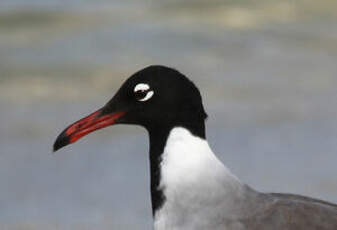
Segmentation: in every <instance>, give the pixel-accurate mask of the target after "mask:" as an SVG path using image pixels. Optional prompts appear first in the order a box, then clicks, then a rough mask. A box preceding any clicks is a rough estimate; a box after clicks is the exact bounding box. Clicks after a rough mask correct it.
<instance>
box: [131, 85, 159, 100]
mask: <svg viewBox="0 0 337 230" xmlns="http://www.w3.org/2000/svg"><path fill="white" fill-rule="evenodd" d="M138 91H140V92H144V93H146V95H145V97H143V98H141V99H137V100H138V101H147V100H149V99H150V98H151V97H152V96H153V94H154V92H153V90H150V86H149V85H148V84H145V83H139V84H138V85H136V87H135V88H134V90H133V92H134V93H137V92H138Z"/></svg>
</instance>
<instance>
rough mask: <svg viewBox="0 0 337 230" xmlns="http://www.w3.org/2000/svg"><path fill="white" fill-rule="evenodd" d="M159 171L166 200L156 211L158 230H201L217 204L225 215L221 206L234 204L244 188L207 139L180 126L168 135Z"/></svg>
mask: <svg viewBox="0 0 337 230" xmlns="http://www.w3.org/2000/svg"><path fill="white" fill-rule="evenodd" d="M160 171H161V179H160V185H159V186H160V188H161V189H162V190H163V192H164V196H165V201H164V203H163V206H162V207H161V208H160V209H159V210H157V211H156V213H155V217H154V218H155V219H154V229H155V230H164V229H171V230H178V229H179V230H180V229H185V230H189V229H202V227H206V226H207V225H208V224H207V223H203V220H211V219H212V218H213V216H214V218H216V217H215V216H217V215H218V214H217V213H214V212H216V210H217V207H218V208H219V209H220V211H221V212H223V213H224V214H225V212H226V210H225V209H223V207H222V205H225V206H226V205H227V206H231V205H232V203H233V200H234V199H232V198H235V197H236V196H237V194H240V193H241V189H242V187H243V186H242V184H241V183H240V181H239V180H238V179H237V178H236V177H235V176H234V175H233V174H231V172H230V171H229V170H228V169H227V168H226V167H225V166H224V165H223V164H222V163H221V162H220V161H219V160H218V158H217V157H216V156H215V154H214V153H213V152H212V150H211V149H210V147H209V145H208V143H207V141H206V140H204V139H202V138H199V137H196V136H194V135H193V134H191V133H190V132H189V131H188V130H187V129H185V128H181V127H177V128H174V129H172V130H171V132H170V134H169V136H168V139H167V142H166V146H165V148H164V153H163V155H162V162H161V165H160ZM201 216H203V217H204V218H200V217H201ZM205 217H207V218H205Z"/></svg>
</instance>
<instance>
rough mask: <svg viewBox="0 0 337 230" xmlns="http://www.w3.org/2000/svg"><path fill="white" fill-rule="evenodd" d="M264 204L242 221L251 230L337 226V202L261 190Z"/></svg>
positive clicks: (333, 228) (321, 229) (330, 228)
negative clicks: (267, 192) (265, 192)
mask: <svg viewBox="0 0 337 230" xmlns="http://www.w3.org/2000/svg"><path fill="white" fill-rule="evenodd" d="M263 197H264V198H263V200H264V208H263V209H262V210H261V211H260V212H257V213H255V215H253V216H251V217H250V218H248V219H246V220H245V221H244V225H245V227H246V229H250V230H269V229H270V230H337V205H336V204H332V203H329V202H326V201H321V200H318V199H313V198H309V197H305V196H300V195H293V194H280V193H269V194H263Z"/></svg>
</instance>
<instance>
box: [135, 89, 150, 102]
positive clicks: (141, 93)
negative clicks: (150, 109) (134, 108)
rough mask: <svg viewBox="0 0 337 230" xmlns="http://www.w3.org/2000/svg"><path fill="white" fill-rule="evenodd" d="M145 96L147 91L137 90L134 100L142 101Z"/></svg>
mask: <svg viewBox="0 0 337 230" xmlns="http://www.w3.org/2000/svg"><path fill="white" fill-rule="evenodd" d="M146 94H147V90H138V91H136V92H135V98H136V99H137V100H141V99H143V98H144V97H145V96H146Z"/></svg>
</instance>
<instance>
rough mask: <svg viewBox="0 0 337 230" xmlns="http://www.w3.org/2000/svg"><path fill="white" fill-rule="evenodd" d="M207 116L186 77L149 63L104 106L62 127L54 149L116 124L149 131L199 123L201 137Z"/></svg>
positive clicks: (199, 96)
mask: <svg viewBox="0 0 337 230" xmlns="http://www.w3.org/2000/svg"><path fill="white" fill-rule="evenodd" d="M206 117H207V115H206V113H205V111H204V108H203V105H202V99H201V95H200V92H199V90H198V89H197V87H196V86H195V85H194V84H193V83H192V82H191V81H190V80H189V79H188V78H187V77H185V76H184V75H183V74H181V73H180V72H178V71H177V70H174V69H172V68H168V67H164V66H149V67H147V68H145V69H143V70H140V71H139V72H137V73H135V74H133V75H132V76H131V77H130V78H129V79H128V80H127V81H126V82H125V83H124V84H123V85H122V86H121V88H120V89H119V90H118V92H117V93H116V95H115V96H114V97H113V98H112V99H111V100H110V101H109V102H108V103H107V104H106V105H105V106H104V107H103V108H101V109H100V110H98V111H96V112H95V113H93V114H91V115H89V116H87V117H86V118H83V119H81V120H80V121H78V122H75V123H74V124H72V125H70V126H69V127H68V128H67V129H65V130H64V131H63V132H62V133H61V134H60V136H59V137H58V139H57V140H56V142H55V144H54V150H57V149H59V148H61V147H63V146H65V145H68V144H70V143H73V142H75V141H76V140H78V139H79V138H81V137H82V136H84V135H86V134H88V133H90V132H92V131H94V130H97V129H100V128H103V127H106V126H109V125H112V124H116V123H123V124H136V125H141V126H143V127H145V128H146V129H147V130H148V131H149V132H151V131H152V130H154V129H161V128H165V129H167V128H168V129H169V128H173V127H175V126H185V127H186V128H190V129H192V130H191V131H192V132H193V131H194V129H195V127H200V125H201V128H199V129H202V130H201V134H199V135H201V136H203V135H204V130H203V129H204V120H205V119H206ZM197 129H198V128H197ZM198 132H200V130H199V131H198Z"/></svg>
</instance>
